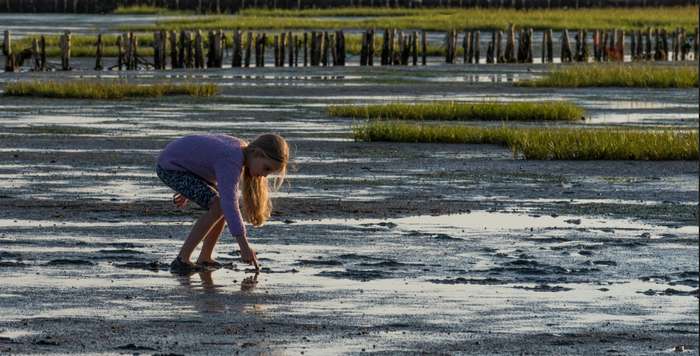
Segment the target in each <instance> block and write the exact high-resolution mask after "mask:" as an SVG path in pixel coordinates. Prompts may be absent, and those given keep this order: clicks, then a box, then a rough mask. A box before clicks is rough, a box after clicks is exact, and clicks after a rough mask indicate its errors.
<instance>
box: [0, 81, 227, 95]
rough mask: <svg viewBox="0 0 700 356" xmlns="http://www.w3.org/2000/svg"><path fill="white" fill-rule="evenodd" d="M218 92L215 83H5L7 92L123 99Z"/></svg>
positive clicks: (213, 93) (212, 93)
mask: <svg viewBox="0 0 700 356" xmlns="http://www.w3.org/2000/svg"><path fill="white" fill-rule="evenodd" d="M218 92H219V89H218V87H217V86H216V85H215V84H169V83H158V84H149V85H141V84H131V83H126V82H121V81H87V80H72V81H65V82H58V81H45V82H44V81H19V82H14V83H9V84H7V86H5V95H8V96H37V97H45V98H76V99H126V98H141V97H160V96H165V95H189V96H213V95H216V94H217V93H218Z"/></svg>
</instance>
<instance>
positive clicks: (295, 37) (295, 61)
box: [294, 35, 302, 67]
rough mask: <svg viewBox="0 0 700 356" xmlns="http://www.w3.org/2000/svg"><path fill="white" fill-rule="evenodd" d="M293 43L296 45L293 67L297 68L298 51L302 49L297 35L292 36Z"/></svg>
mask: <svg viewBox="0 0 700 356" xmlns="http://www.w3.org/2000/svg"><path fill="white" fill-rule="evenodd" d="M294 42H295V43H296V46H295V47H294V66H295V67H298V66H299V51H300V50H301V48H302V42H301V40H300V39H299V37H298V35H294Z"/></svg>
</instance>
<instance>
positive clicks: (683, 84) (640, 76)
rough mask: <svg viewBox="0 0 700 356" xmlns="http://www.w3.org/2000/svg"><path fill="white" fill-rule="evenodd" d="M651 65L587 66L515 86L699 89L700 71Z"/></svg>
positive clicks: (568, 67)
mask: <svg viewBox="0 0 700 356" xmlns="http://www.w3.org/2000/svg"><path fill="white" fill-rule="evenodd" d="M696 65H697V64H695V65H693V66H673V67H671V66H659V65H649V64H585V65H573V66H566V67H561V68H557V69H554V70H552V71H551V72H549V73H548V74H546V75H545V77H544V78H541V79H533V80H524V81H521V82H518V83H516V85H517V86H521V87H568V88H578V87H642V88H692V87H697V86H698V68H697V67H696Z"/></svg>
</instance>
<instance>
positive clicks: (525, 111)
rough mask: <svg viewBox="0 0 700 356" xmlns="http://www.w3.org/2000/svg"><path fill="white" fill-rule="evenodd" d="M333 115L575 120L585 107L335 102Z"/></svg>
mask: <svg viewBox="0 0 700 356" xmlns="http://www.w3.org/2000/svg"><path fill="white" fill-rule="evenodd" d="M327 113H328V114H329V115H330V116H344V117H353V118H364V119H384V120H454V121H466V120H484V121H574V120H580V119H582V118H583V116H584V114H585V111H584V110H583V108H581V107H579V106H577V105H575V104H573V103H569V102H565V101H551V102H511V103H499V102H476V103H460V102H454V101H447V102H432V103H421V104H406V103H390V104H377V105H363V106H358V105H331V106H329V107H328V109H327Z"/></svg>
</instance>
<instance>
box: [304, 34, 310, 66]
mask: <svg viewBox="0 0 700 356" xmlns="http://www.w3.org/2000/svg"><path fill="white" fill-rule="evenodd" d="M308 57H309V41H308V34H307V33H306V32H304V67H306V66H308V64H309V61H308V59H309V58H308Z"/></svg>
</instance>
